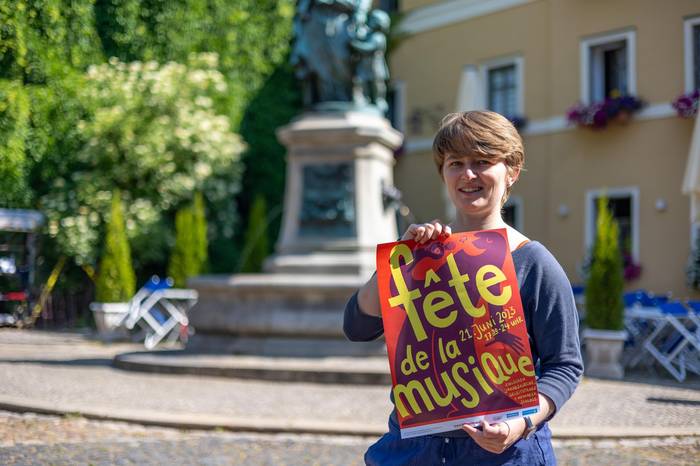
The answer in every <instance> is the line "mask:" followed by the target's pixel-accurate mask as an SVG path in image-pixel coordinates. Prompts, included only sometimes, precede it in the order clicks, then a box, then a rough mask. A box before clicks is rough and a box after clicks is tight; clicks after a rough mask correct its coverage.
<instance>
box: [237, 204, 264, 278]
mask: <svg viewBox="0 0 700 466" xmlns="http://www.w3.org/2000/svg"><path fill="white" fill-rule="evenodd" d="M267 223H268V222H267V202H265V198H264V197H263V196H257V197H256V198H255V200H254V201H253V207H252V208H251V209H250V216H249V217H248V227H247V228H246V232H245V241H244V243H243V244H244V249H243V251H244V252H243V257H242V261H243V263H242V264H241V272H244V273H256V272H260V271H261V270H262V265H263V262H264V261H265V258H266V257H267V256H268V254H269V253H270V250H269V243H268V240H267Z"/></svg>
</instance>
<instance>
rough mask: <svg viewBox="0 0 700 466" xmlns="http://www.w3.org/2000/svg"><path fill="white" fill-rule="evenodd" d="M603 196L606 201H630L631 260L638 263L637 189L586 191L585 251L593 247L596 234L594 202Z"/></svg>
mask: <svg viewBox="0 0 700 466" xmlns="http://www.w3.org/2000/svg"><path fill="white" fill-rule="evenodd" d="M602 195H605V196H607V198H608V199H615V198H621V197H629V198H630V199H631V200H632V205H631V206H630V207H631V210H630V214H631V216H632V218H631V219H630V222H631V224H632V251H631V252H632V258H633V259H634V261H635V262H639V187H637V186H629V187H624V188H608V189H606V188H600V189H591V190H588V191H586V225H585V228H586V230H585V235H584V237H585V244H584V246H585V247H586V251H590V250H591V248H592V247H593V240H594V238H595V233H596V218H595V217H594V214H595V202H596V201H597V199H598V198H599V197H600V196H602Z"/></svg>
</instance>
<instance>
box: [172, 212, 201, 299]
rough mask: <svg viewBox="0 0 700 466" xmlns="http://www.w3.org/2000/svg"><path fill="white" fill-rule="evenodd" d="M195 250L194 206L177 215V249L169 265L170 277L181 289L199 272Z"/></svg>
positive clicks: (174, 250) (175, 248) (174, 249)
mask: <svg viewBox="0 0 700 466" xmlns="http://www.w3.org/2000/svg"><path fill="white" fill-rule="evenodd" d="M195 249H196V240H195V231H194V215H193V212H192V206H187V207H183V208H182V209H180V210H178V211H177V213H176V214H175V247H174V248H173V252H172V255H171V256H170V264H169V265H168V276H169V277H171V278H172V279H173V281H174V282H175V286H177V287H179V288H184V287H185V286H186V284H187V279H188V278H189V277H192V276H195V275H197V273H198V272H199V263H198V260H197V253H196V250H195Z"/></svg>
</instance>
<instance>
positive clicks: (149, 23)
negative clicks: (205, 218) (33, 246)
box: [0, 0, 298, 274]
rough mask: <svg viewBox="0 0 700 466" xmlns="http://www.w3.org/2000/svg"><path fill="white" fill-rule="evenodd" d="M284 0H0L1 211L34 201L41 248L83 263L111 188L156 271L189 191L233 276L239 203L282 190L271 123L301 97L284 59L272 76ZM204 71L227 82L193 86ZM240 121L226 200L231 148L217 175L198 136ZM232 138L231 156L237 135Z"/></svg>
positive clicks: (282, 56)
mask: <svg viewBox="0 0 700 466" xmlns="http://www.w3.org/2000/svg"><path fill="white" fill-rule="evenodd" d="M294 5H295V2H294V1H293V0H238V1H236V2H230V1H228V0H174V1H166V0H0V207H27V208H38V209H41V210H43V211H44V212H45V213H47V215H48V217H49V219H50V221H49V222H48V229H49V233H50V238H49V242H48V244H47V245H46V248H45V251H47V250H50V251H51V254H53V253H54V252H55V253H56V254H63V253H65V254H67V255H69V256H71V257H72V258H74V259H75V261H76V262H77V263H79V264H94V263H95V261H96V257H97V252H98V244H99V241H98V239H99V238H100V237H101V236H102V235H103V234H104V231H105V225H104V224H103V223H102V219H103V218H105V217H106V215H107V212H108V211H109V208H110V202H109V200H110V198H111V195H110V192H111V190H112V189H113V188H114V187H116V188H119V189H121V195H122V198H123V200H124V201H125V207H126V210H125V212H124V215H125V222H126V225H127V234H128V236H129V238H130V242H131V246H132V249H133V252H134V260H135V265H136V267H137V269H138V270H144V268H148V273H147V274H150V273H162V272H163V269H164V268H165V263H166V262H167V259H166V258H167V256H168V247H167V245H168V244H172V240H173V238H172V231H173V228H172V227H173V221H174V213H175V211H176V210H177V209H178V208H180V207H181V206H182V205H183V203H186V202H189V199H191V196H192V192H193V191H195V190H201V191H202V192H203V194H204V200H205V202H206V205H207V207H208V211H209V212H210V218H209V239H210V242H209V249H210V250H211V251H212V252H214V253H213V254H212V260H211V267H212V269H214V270H216V271H232V270H233V269H234V268H235V266H236V261H235V259H236V256H237V253H236V248H237V247H236V246H235V245H236V243H235V242H234V234H238V235H240V234H241V233H238V232H239V231H240V229H238V228H237V226H238V225H237V222H238V218H239V214H238V208H239V206H242V208H243V211H242V213H241V217H243V218H245V217H247V213H248V211H249V207H250V204H251V203H252V199H253V197H254V195H255V194H257V193H263V194H265V195H266V196H268V199H269V200H270V202H271V203H276V204H278V203H280V202H281V199H282V191H283V188H282V186H283V174H284V160H283V153H284V151H283V149H282V148H281V147H280V146H279V145H277V142H276V140H275V137H274V129H275V128H276V127H277V126H279V125H281V124H284V123H286V122H287V121H288V120H289V118H291V116H292V115H293V114H294V113H295V111H296V108H298V104H297V103H296V102H297V101H298V95H296V94H295V92H296V89H295V86H294V83H293V80H292V79H291V78H290V76H291V72H290V71H289V70H288V67H287V68H286V69H284V70H283V72H281V74H280V72H276V71H275V70H280V69H281V68H282V69H283V68H285V66H286V65H285V62H286V57H287V54H288V50H289V40H290V38H291V19H292V16H293V14H294ZM215 56H218V57H219V59H218V61H216V63H215V64H214V65H212V63H213V62H212V59H213V58H212V57H215ZM110 57H117V59H118V60H111V61H109V59H110ZM108 62H109V63H108ZM183 67H184V69H185V71H184V72H183V71H182V70H183ZM201 72H203V73H204V74H209V75H212V74H214V73H218V75H219V78H216V79H217V82H218V83H223V86H225V89H224V90H222V91H216V87H217V86H219V84H216V85H215V86H214V87H213V89H214V91H216V92H208V91H207V92H200V90H201V89H200V90H197V89H196V88H197V83H194V84H193V82H192V80H191V79H190V78H193V77H194V78H195V80H196V79H198V78H196V77H197V76H200V77H201V75H202V73H201ZM103 73H104V76H100V75H101V74H103ZM168 73H172V75H171V76H170V78H172V79H171V81H177V80H178V79H180V80H181V81H182V83H181V82H173V86H174V89H175V91H173V92H171V94H168V95H166V92H165V90H163V89H159V86H160V87H163V88H167V86H166V85H165V84H163V83H164V82H166V81H168V79H170V78H168V76H167V74H168ZM154 75H158V77H157V79H155V81H158V80H160V83H155V82H153V79H154ZM111 79H114V80H115V82H113V83H110V82H108V81H110V80H111ZM206 79H208V78H205V80H206ZM120 85H121V86H122V87H123V88H119V86H120ZM151 85H153V87H149V86H151ZM188 86H189V87H188ZM275 86H277V87H278V89H277V90H278V91H279V93H278V94H277V95H276V94H275V91H276V89H275ZM219 87H222V86H219ZM144 88H145V93H142V91H143V90H144ZM171 90H172V89H171ZM160 91H163V93H161V92H160ZM276 97H277V99H276ZM154 99H155V100H158V99H160V100H159V101H158V102H155V104H154ZM198 99H199V100H198ZM159 112H164V113H161V114H159ZM244 115H245V116H246V124H245V126H246V137H245V139H246V140H247V141H248V142H249V146H250V150H249V152H248V154H249V156H246V162H245V167H246V169H249V176H247V177H246V184H247V186H249V187H251V190H250V191H249V193H250V194H248V193H246V194H245V195H241V196H240V197H237V193H239V192H240V191H239V184H240V178H241V172H242V169H243V168H242V167H241V163H240V162H238V161H237V160H235V158H236V157H237V156H236V157H234V160H232V161H231V162H230V163H229V164H228V165H227V166H226V168H223V169H222V166H221V165H220V164H218V162H216V163H215V162H213V161H211V160H209V161H208V162H211V163H209V164H208V163H207V157H209V156H210V154H213V157H220V156H221V155H222V152H221V151H220V150H219V149H218V148H216V147H215V150H213V151H210V150H209V149H210V147H205V146H207V145H209V146H211V145H214V146H216V145H217V144H219V145H225V144H226V142H227V140H228V141H231V139H230V137H229V136H230V135H231V134H232V133H235V132H238V131H239V130H240V129H241V124H242V123H241V122H242V120H243V118H244ZM200 116H203V119H199V117H200ZM161 117H166V118H161ZM222 117H225V118H226V120H227V124H228V129H227V130H226V131H223V125H222V121H223V118H222ZM195 120H196V121H195ZM207 122H208V123H207ZM208 124H210V125H212V126H211V130H210V128H209V127H207V125H208ZM202 125H203V126H204V127H202ZM178 127H179V128H180V133H179V136H178V135H175V133H174V132H173V131H174V130H175V129H177V128H178ZM183 130H189V131H191V133H193V134H194V136H192V137H190V138H187V137H185V136H184V133H183V132H182V131H183ZM168 132H169V133H170V134H167V133H168ZM209 133H212V136H211V137H210V136H209ZM224 133H226V134H228V135H224ZM200 135H201V136H202V137H201V138H199V139H198V137H199V136H200ZM219 136H221V137H222V138H223V140H220V141H216V140H215V139H216V138H218V137H219ZM231 137H233V138H234V139H235V136H231ZM226 138H228V139H226ZM103 140H104V141H103ZM103 142H104V144H103ZM232 147H233V148H234V149H233V150H234V152H236V153H238V152H240V148H241V147H242V146H241V141H240V140H235V142H234V143H233V145H232ZM190 157H191V160H192V163H190V162H188V161H187V160H188V158H190ZM168 158H172V160H168ZM223 158H225V157H223ZM202 159H204V162H205V163H204V164H202V163H200V162H202ZM219 160H220V161H221V160H223V159H222V158H221V157H220V158H219ZM141 162H143V165H141ZM171 162H172V163H171ZM256 162H257V163H256ZM173 165H174V168H173ZM207 165H208V166H207ZM156 166H158V167H159V168H158V169H156V168H154V167H156ZM208 170H211V171H210V173H209V174H208V175H207V174H206V172H207V171H208ZM272 230H274V233H270V235H271V237H274V236H276V226H275V225H273V229H272ZM237 238H238V239H240V238H239V237H237ZM238 249H240V248H238Z"/></svg>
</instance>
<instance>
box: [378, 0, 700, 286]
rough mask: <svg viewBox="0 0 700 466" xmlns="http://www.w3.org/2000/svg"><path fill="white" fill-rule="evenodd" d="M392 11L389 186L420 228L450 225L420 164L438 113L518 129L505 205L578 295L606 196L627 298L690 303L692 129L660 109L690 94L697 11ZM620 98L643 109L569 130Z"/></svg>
mask: <svg viewBox="0 0 700 466" xmlns="http://www.w3.org/2000/svg"><path fill="white" fill-rule="evenodd" d="M399 8H400V11H401V13H402V20H401V23H400V26H399V27H400V30H401V31H402V32H403V33H404V34H405V36H404V39H403V40H402V41H401V43H400V45H399V46H398V48H396V49H395V50H394V51H393V52H392V54H391V62H390V67H391V71H392V80H393V94H394V97H395V99H394V100H395V106H394V110H395V115H394V119H395V124H396V125H397V126H398V127H399V129H402V130H403V131H404V132H405V134H406V142H405V147H404V152H403V154H402V155H401V156H400V157H399V158H398V161H397V164H396V171H395V174H396V176H395V178H396V184H397V186H398V188H399V189H401V190H402V191H403V193H404V201H405V203H406V204H407V205H408V206H409V207H410V208H411V210H412V212H413V214H414V215H415V218H416V219H417V220H419V221H427V220H431V219H432V218H435V217H440V218H443V219H449V217H450V215H451V212H450V211H449V205H450V204H449V201H447V200H446V197H445V195H444V192H443V188H442V184H441V181H440V179H439V177H438V176H437V173H436V171H435V168H434V165H433V161H432V157H431V155H430V148H431V143H432V134H433V132H434V131H435V129H436V127H437V124H438V122H439V120H440V118H441V117H442V116H443V115H444V114H445V113H448V112H452V111H457V110H470V109H478V108H491V109H493V110H496V111H499V112H500V113H503V114H506V115H508V116H510V117H514V116H517V117H525V118H526V119H527V124H526V125H525V126H524V127H523V128H522V129H521V134H522V135H523V139H524V141H525V149H526V170H527V171H525V172H524V173H523V174H522V175H521V177H520V181H519V182H518V183H517V184H516V185H515V189H514V192H513V196H512V197H511V200H510V201H509V203H508V205H507V214H508V217H509V219H510V221H511V222H512V223H514V225H515V226H516V227H517V228H519V229H521V231H523V232H524V233H525V234H526V235H528V236H529V237H531V238H533V239H537V240H539V241H541V242H542V243H544V244H545V245H546V246H547V247H548V248H550V250H551V251H552V252H553V253H554V254H555V256H556V257H557V258H558V259H559V261H560V262H561V264H562V265H563V266H564V268H565V270H566V271H567V273H568V275H569V278H570V279H571V281H572V282H574V283H576V282H580V281H581V277H580V272H579V271H580V268H581V265H582V263H583V261H584V257H585V256H586V251H587V250H588V248H589V247H590V245H591V242H592V238H593V235H594V230H595V220H594V219H595V214H596V212H595V210H596V207H595V200H596V199H597V197H598V196H599V195H600V194H601V193H603V192H606V193H607V195H608V197H609V198H610V199H611V206H612V207H613V209H614V211H615V216H616V217H617V218H618V221H619V223H620V225H621V229H622V231H623V233H622V235H623V237H624V243H625V247H626V249H627V251H628V253H629V255H630V256H631V258H632V260H633V261H634V262H636V263H638V264H640V265H641V266H642V273H641V276H640V277H639V278H638V279H637V280H634V281H631V282H629V283H628V286H629V287H630V288H646V289H648V290H650V291H653V292H656V293H665V292H669V291H670V292H672V293H673V294H674V296H675V297H678V298H684V297H686V296H688V295H690V294H691V290H689V289H688V288H687V287H686V285H685V283H686V272H685V269H686V263H687V259H688V255H689V252H690V249H691V236H693V234H692V233H691V231H692V230H693V228H691V224H692V223H693V221H692V218H693V215H692V213H691V204H692V206H693V207H694V208H697V206H696V205H698V204H700V203H697V202H695V201H693V202H691V194H686V193H684V192H683V190H682V185H683V180H684V176H686V177H687V178H688V181H687V183H689V186H688V189H691V190H692V189H695V188H694V186H693V184H694V183H695V181H696V178H699V177H698V174H697V173H690V172H689V173H688V174H687V175H686V166H688V167H690V168H688V170H691V169H695V170H700V163H697V162H696V163H692V157H691V158H690V162H689V150H690V145H691V139H692V138H693V130H694V122H695V119H694V118H681V117H679V116H677V114H676V110H675V109H674V108H673V107H672V106H671V102H672V101H674V100H675V99H676V98H677V97H678V96H679V95H680V94H682V93H684V92H688V91H692V90H694V89H697V88H699V87H700V1H698V0H673V1H667V0H587V1H583V0H449V1H429V0H403V1H401V2H400V3H399ZM619 94H623V95H632V96H636V97H638V98H640V99H642V100H643V101H645V102H646V106H644V107H643V108H642V109H641V110H640V111H639V112H637V113H635V114H633V116H632V117H631V119H629V120H628V121H624V120H626V119H624V118H621V117H618V118H615V119H614V120H613V121H611V122H610V123H609V124H608V125H607V126H606V127H605V128H604V129H595V130H594V129H589V128H583V127H578V126H576V125H573V124H569V123H568V121H567V117H566V116H567V112H568V110H569V109H570V108H571V107H572V106H574V105H575V104H576V103H577V102H581V103H582V104H593V103H596V102H600V101H603V100H604V99H605V97H606V96H607V97H610V96H615V95H619ZM623 115H624V113H623ZM696 132H698V133H700V131H696ZM696 138H698V141H697V142H696V146H697V152H700V134H698V135H696ZM697 156H698V157H700V154H697ZM696 166H697V167H698V168H693V167H696ZM698 220H700V218H699V219H698Z"/></svg>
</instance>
